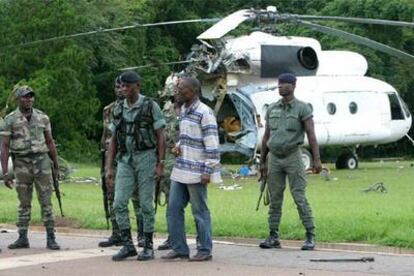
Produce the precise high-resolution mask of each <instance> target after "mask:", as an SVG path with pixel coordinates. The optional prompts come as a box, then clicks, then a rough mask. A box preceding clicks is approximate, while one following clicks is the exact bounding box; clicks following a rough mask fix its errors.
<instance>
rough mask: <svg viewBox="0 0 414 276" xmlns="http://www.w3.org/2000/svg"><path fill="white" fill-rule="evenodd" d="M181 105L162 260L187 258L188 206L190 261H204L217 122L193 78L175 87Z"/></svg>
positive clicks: (215, 176) (216, 171)
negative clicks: (192, 236) (193, 249)
mask: <svg viewBox="0 0 414 276" xmlns="http://www.w3.org/2000/svg"><path fill="white" fill-rule="evenodd" d="M177 90H178V91H177V92H178V97H180V98H181V99H180V100H181V101H182V102H183V103H184V104H183V105H182V107H181V114H180V121H179V126H180V134H179V138H178V143H177V158H176V162H175V165H174V168H173V171H172V173H171V190H170V198H169V204H170V205H169V210H168V224H169V235H170V238H171V244H172V249H173V250H172V251H170V252H169V253H168V254H167V255H165V256H163V257H162V258H163V259H176V258H182V259H186V258H189V248H188V245H187V242H186V235H185V225H184V208H185V207H186V206H187V204H188V202H190V203H191V210H192V213H193V216H194V219H195V221H196V228H197V235H198V239H199V244H198V245H197V254H195V255H194V256H193V257H191V258H190V261H208V260H211V258H212V255H211V251H212V240H211V235H212V234H211V218H210V211H209V209H208V206H207V185H208V183H209V182H220V181H221V178H220V168H219V167H220V154H219V149H218V147H219V139H218V130H217V121H216V118H215V116H214V114H213V111H212V110H211V108H209V107H208V106H207V105H205V104H204V103H202V102H201V101H200V99H199V96H200V92H201V87H200V82H199V81H198V80H197V79H195V78H189V77H186V78H182V79H181V80H180V82H179V83H178V86H177Z"/></svg>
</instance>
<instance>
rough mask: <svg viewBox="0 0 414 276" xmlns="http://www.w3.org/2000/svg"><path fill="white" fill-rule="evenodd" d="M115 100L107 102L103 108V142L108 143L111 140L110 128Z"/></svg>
mask: <svg viewBox="0 0 414 276" xmlns="http://www.w3.org/2000/svg"><path fill="white" fill-rule="evenodd" d="M115 104H116V101H114V102H112V103H110V104H108V105H107V106H105V107H104V109H103V131H104V132H105V144H107V145H108V144H109V141H110V140H111V136H112V131H111V129H110V126H111V123H112V120H113V118H114V117H113V110H114V107H115Z"/></svg>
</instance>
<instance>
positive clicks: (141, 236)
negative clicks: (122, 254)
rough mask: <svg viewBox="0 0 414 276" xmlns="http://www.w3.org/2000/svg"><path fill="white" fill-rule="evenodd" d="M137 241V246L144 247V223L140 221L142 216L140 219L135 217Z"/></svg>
mask: <svg viewBox="0 0 414 276" xmlns="http://www.w3.org/2000/svg"><path fill="white" fill-rule="evenodd" d="M137 232H138V235H137V242H138V247H144V244H145V238H144V223H143V221H142V216H140V219H137Z"/></svg>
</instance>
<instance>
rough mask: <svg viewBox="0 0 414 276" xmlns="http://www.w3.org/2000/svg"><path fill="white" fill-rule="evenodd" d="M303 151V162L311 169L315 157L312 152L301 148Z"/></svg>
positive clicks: (306, 168) (306, 167)
mask: <svg viewBox="0 0 414 276" xmlns="http://www.w3.org/2000/svg"><path fill="white" fill-rule="evenodd" d="M301 151H302V162H303V166H304V167H305V170H308V169H310V168H311V167H312V166H313V157H312V154H311V153H310V152H309V151H308V150H307V149H304V148H301Z"/></svg>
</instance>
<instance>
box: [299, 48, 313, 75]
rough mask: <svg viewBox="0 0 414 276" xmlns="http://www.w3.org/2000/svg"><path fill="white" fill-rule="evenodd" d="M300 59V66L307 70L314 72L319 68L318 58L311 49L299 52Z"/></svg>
mask: <svg viewBox="0 0 414 276" xmlns="http://www.w3.org/2000/svg"><path fill="white" fill-rule="evenodd" d="M298 59H299V62H300V64H302V65H303V67H305V68H306V69H309V70H313V69H316V67H318V56H317V55H316V52H315V50H314V49H312V48H311V47H303V48H300V49H299V51H298Z"/></svg>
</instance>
